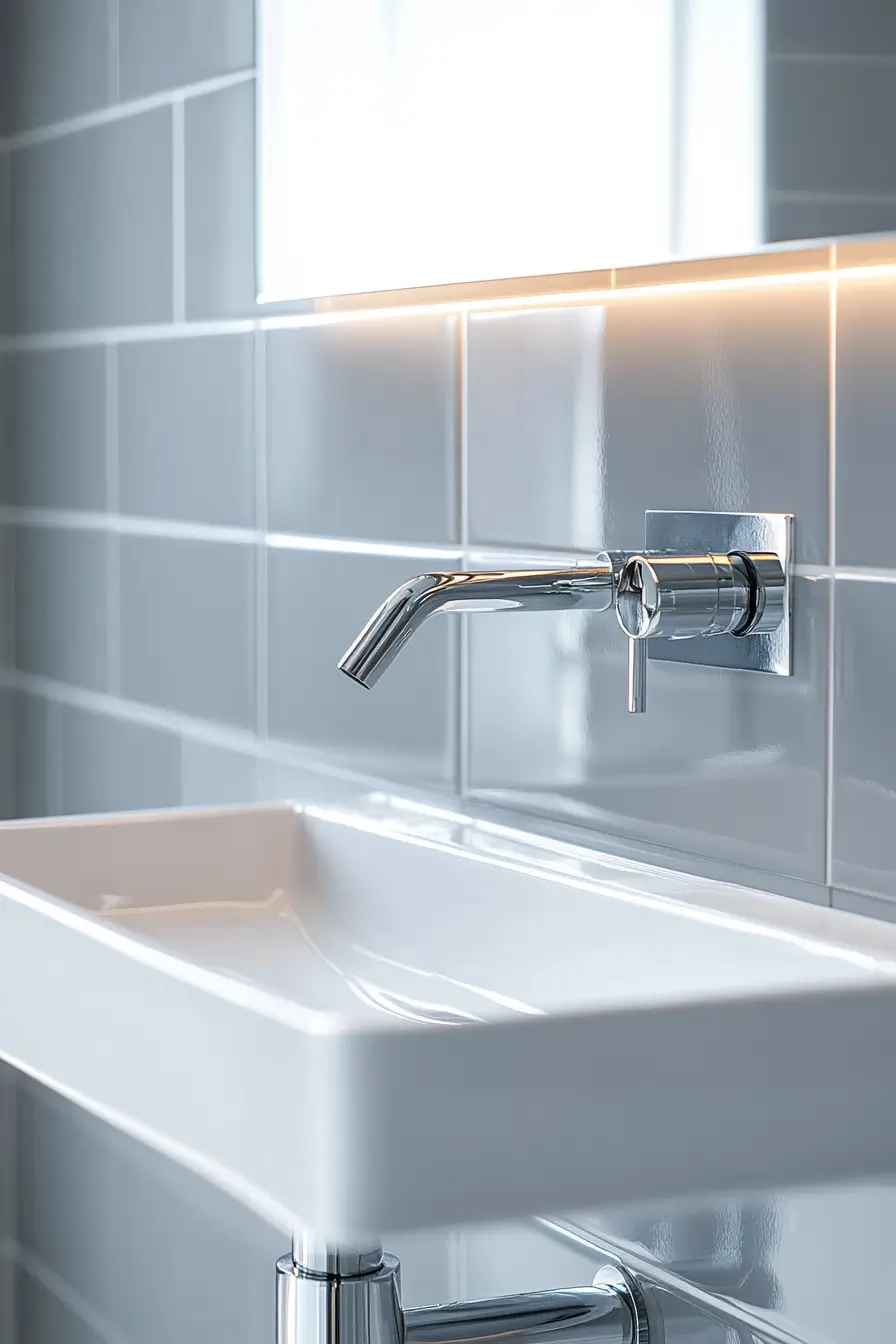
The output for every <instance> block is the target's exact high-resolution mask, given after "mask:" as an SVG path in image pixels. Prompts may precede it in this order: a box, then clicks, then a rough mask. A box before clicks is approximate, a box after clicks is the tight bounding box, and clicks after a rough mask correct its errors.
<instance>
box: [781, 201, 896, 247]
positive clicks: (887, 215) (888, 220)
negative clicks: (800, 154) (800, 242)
mask: <svg viewBox="0 0 896 1344" xmlns="http://www.w3.org/2000/svg"><path fill="white" fill-rule="evenodd" d="M766 220H767V222H766V232H765V241H766V242H767V243H778V242H789V241H791V240H792V239H795V238H799V239H804V238H844V237H850V236H851V235H853V234H856V233H889V232H891V231H892V230H896V196H893V197H891V198H889V199H887V198H871V199H866V198H864V197H861V196H855V197H851V196H838V197H835V196H824V197H819V198H818V199H817V200H812V199H809V198H805V199H801V200H795V201H791V200H784V201H782V200H780V199H778V200H776V199H774V198H773V199H772V200H771V201H770V202H769V205H768V214H767V217H766Z"/></svg>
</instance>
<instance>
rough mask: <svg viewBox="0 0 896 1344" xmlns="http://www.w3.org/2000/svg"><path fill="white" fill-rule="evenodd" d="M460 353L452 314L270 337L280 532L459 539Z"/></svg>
mask: <svg viewBox="0 0 896 1344" xmlns="http://www.w3.org/2000/svg"><path fill="white" fill-rule="evenodd" d="M456 350H457V329H456V319H454V318H453V317H423V318H412V319H408V320H407V321H403V322H357V323H348V324H339V325H336V326H326V327H306V328H304V329H300V330H295V331H281V332H274V333H271V334H270V335H269V336H268V343H267V387H268V406H267V441H268V494H269V505H268V522H269V526H270V528H271V530H272V531H275V532H297V533H304V534H306V535H329V536H337V537H369V538H377V539H384V540H391V541H416V542H441V541H447V540H454V539H456V521H455V520H456V513H457V506H456V477H457V474H458V471H457V426H456V413H455V407H456V402H457V374H456Z"/></svg>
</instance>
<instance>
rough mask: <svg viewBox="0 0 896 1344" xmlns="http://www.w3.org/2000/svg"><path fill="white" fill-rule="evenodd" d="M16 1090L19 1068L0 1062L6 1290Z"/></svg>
mask: <svg viewBox="0 0 896 1344" xmlns="http://www.w3.org/2000/svg"><path fill="white" fill-rule="evenodd" d="M17 1091H18V1084H17V1073H16V1071H15V1070H14V1069H13V1067H12V1065H11V1064H7V1063H5V1062H3V1063H0V1285H2V1287H3V1290H4V1293H5V1292H6V1291H7V1290H8V1284H7V1283H6V1282H5V1281H4V1273H5V1270H6V1269H7V1268H8V1259H7V1257H8V1255H9V1247H10V1243H11V1242H12V1240H13V1239H14V1237H15V1234H16V1167H15V1150H16V1135H17V1131H18V1118H17V1116H18V1096H17ZM4 1252H5V1253H6V1254H4ZM4 1261H6V1263H4ZM8 1309H9V1303H8V1301H7V1300H3V1301H0V1339H2V1340H3V1344H12V1336H11V1332H10V1331H9V1321H8V1317H7V1312H8Z"/></svg>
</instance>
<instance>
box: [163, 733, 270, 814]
mask: <svg viewBox="0 0 896 1344" xmlns="http://www.w3.org/2000/svg"><path fill="white" fill-rule="evenodd" d="M180 759H181V802H182V803H183V804H184V806H185V807H195V806H197V805H202V806H208V807H210V806H213V805H215V804H218V803H251V802H254V801H255V770H256V760H255V758H254V757H253V756H249V755H247V754H246V753H245V752H241V751H228V750H227V748H225V747H212V746H209V745H208V743H206V742H194V741H192V740H191V739H190V738H184V739H183V741H182V742H181V758H180Z"/></svg>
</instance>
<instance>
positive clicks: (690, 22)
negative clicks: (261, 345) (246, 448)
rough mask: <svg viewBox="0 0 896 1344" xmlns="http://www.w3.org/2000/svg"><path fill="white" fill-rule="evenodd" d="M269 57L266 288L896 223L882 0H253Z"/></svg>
mask: <svg viewBox="0 0 896 1344" xmlns="http://www.w3.org/2000/svg"><path fill="white" fill-rule="evenodd" d="M258 52H259V88H258V121H259V195H258V209H259V229H258V237H259V256H258V279H259V286H258V287H259V297H260V300H261V301H262V302H267V301H276V300H284V299H297V298H298V299H321V298H326V297H330V296H337V295H357V296H361V295H364V294H370V293H379V292H382V291H390V292H392V291H396V290H410V289H419V288H420V287H425V288H427V289H428V288H429V287H431V286H461V287H462V288H461V289H460V290H459V291H458V290H455V291H452V292H453V294H454V296H455V297H464V295H465V294H467V293H469V294H470V295H474V294H475V293H476V292H477V291H476V286H477V285H480V286H481V284H482V282H495V281H498V282H501V283H500V284H499V285H498V286H495V285H494V284H492V285H491V288H490V292H493V293H501V292H513V291H512V288H511V289H509V290H508V289H507V288H506V287H507V286H512V284H513V282H514V281H517V282H518V281H519V278H520V277H542V279H541V280H537V281H533V280H527V281H526V284H525V286H524V287H523V289H524V291H525V292H526V293H533V294H534V293H539V292H542V291H544V290H545V289H548V290H550V289H557V288H558V287H560V281H559V280H558V277H562V280H563V283H562V287H563V288H566V289H569V288H588V287H599V281H596V280H595V277H594V275H593V273H594V272H597V271H601V270H605V269H609V268H615V267H624V266H631V265H638V264H643V263H656V262H663V261H670V260H679V259H683V258H695V257H712V256H725V255H732V254H743V253H751V252H756V251H759V250H761V249H763V248H766V247H768V246H769V245H773V244H781V243H786V242H790V241H792V240H795V239H816V238H819V237H830V236H840V237H842V236H844V235H851V234H856V233H864V232H879V231H885V230H888V229H891V228H896V142H894V139H893V129H892V128H893V126H894V125H896V118H894V112H896V5H892V6H891V5H888V4H881V3H880V0H850V3H849V4H848V5H845V4H842V3H840V2H839V0H258ZM583 273H585V274H583ZM587 273H592V274H591V276H590V278H589V276H588V274H587ZM549 277H554V280H553V282H551V280H550V279H549ZM502 285H503V286H504V290H502ZM480 292H481V291H480ZM517 292H523V290H520V288H519V285H517ZM393 300H394V295H393Z"/></svg>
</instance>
